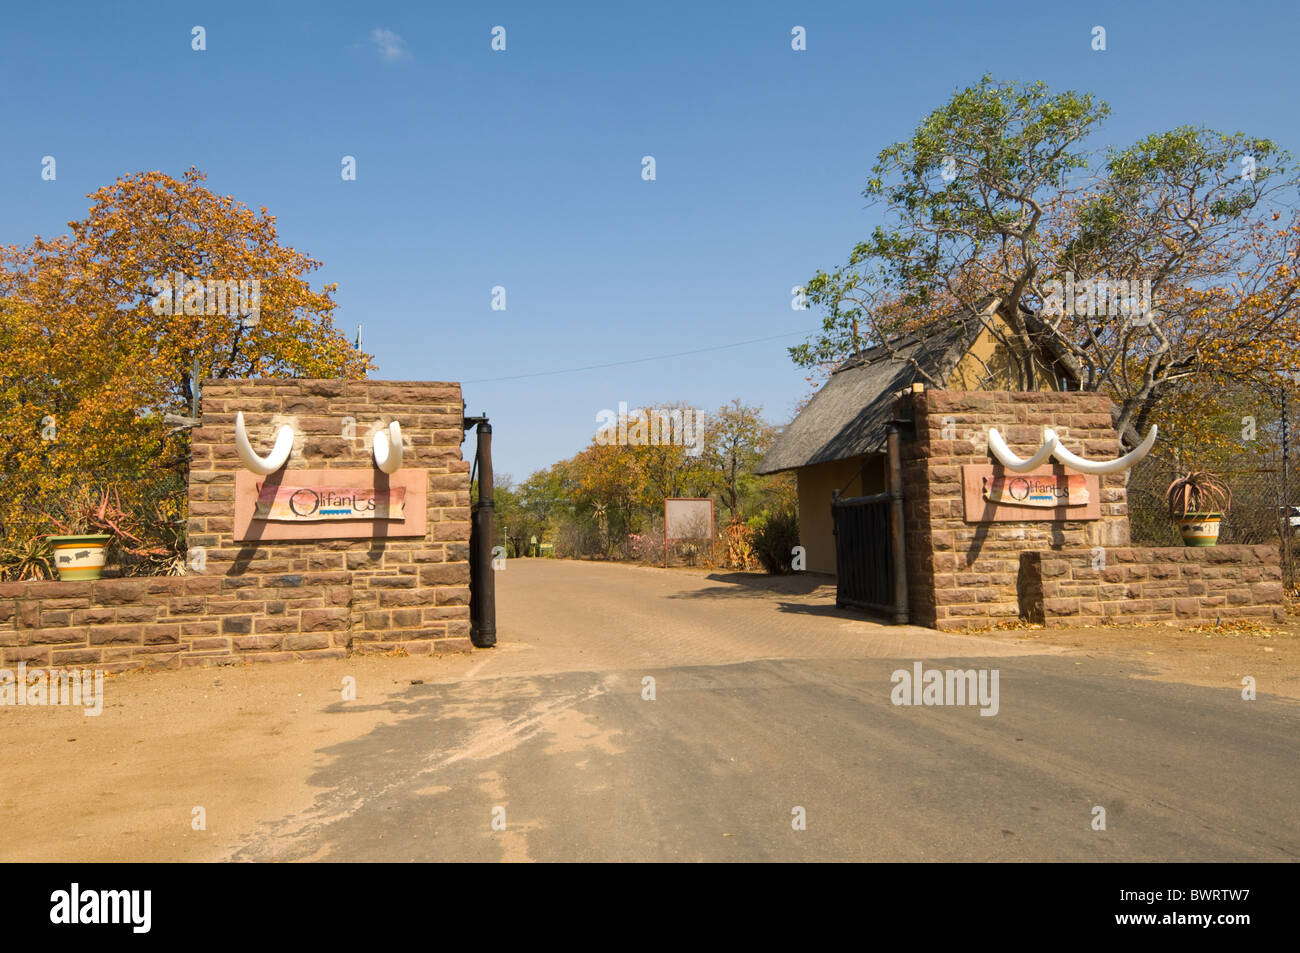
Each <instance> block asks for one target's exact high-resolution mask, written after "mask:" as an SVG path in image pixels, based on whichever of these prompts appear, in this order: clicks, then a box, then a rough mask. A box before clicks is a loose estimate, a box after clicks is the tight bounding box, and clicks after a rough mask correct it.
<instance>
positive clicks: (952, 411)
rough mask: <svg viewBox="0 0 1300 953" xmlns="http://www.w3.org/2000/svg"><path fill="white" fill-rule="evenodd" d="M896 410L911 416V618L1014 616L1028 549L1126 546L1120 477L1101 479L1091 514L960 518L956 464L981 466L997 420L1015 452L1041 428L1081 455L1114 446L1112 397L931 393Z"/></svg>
mask: <svg viewBox="0 0 1300 953" xmlns="http://www.w3.org/2000/svg"><path fill="white" fill-rule="evenodd" d="M898 415H899V416H900V417H902V418H910V419H912V420H913V421H914V423H915V433H914V434H908V433H906V432H905V434H904V439H903V440H902V458H903V459H902V468H903V487H904V490H903V494H904V495H903V507H904V525H905V527H906V547H907V577H908V600H909V604H910V606H909V608H910V614H911V621H912V622H914V623H916V624H918V625H928V626H933V627H934V628H938V629H962V628H968V627H977V628H981V627H986V626H988V625H991V624H995V623H997V622H1002V621H1014V620H1015V619H1017V618H1019V617H1020V603H1019V593H1018V584H1019V577H1020V556H1021V553H1023V552H1025V551H1026V550H1064V549H1073V550H1082V551H1084V552H1085V553H1087V552H1089V551H1091V550H1092V548H1093V547H1096V546H1105V547H1116V546H1127V545H1128V542H1129V533H1128V507H1127V504H1126V494H1125V481H1126V476H1125V474H1122V473H1120V474H1113V475H1108V476H1102V477H1100V478H1099V479H1100V491H1101V508H1100V512H1101V517H1100V518H1099V519H1096V520H1055V521H1028V520H1027V521H1023V522H1019V521H1017V522H1001V523H982V524H980V523H967V522H966V521H965V519H964V506H963V500H962V473H961V468H962V465H963V464H976V463H978V464H987V463H989V462H990V460H991V459H992V458H991V457H990V455H989V452H988V444H987V435H988V430H989V428H990V427H997V428H998V430H999V432H1000V433H1001V434H1002V436H1003V437H1004V438H1005V439H1006V440H1007V441H1008V443H1009V444H1010V445H1011V446H1012V448H1013V449H1015V450H1017V452H1019V454H1020V455H1021V456H1028V455H1029V453H1030V452H1031V451H1032V450H1034V449H1037V447H1038V445H1039V443H1040V441H1041V439H1042V428H1043V426H1049V427H1051V428H1053V429H1054V430H1055V431H1056V432H1057V434H1058V435H1059V436H1060V437H1061V438H1062V441H1063V442H1064V444H1065V445H1066V446H1067V447H1068V448H1069V449H1070V450H1072V451H1074V452H1075V453H1077V454H1080V455H1082V456H1086V457H1099V458H1111V457H1114V456H1116V455H1118V454H1119V453H1120V452H1121V451H1120V447H1119V440H1118V437H1117V436H1116V433H1115V429H1114V427H1113V425H1112V423H1111V417H1110V401H1109V400H1108V399H1107V398H1106V397H1104V396H1101V395H1098V394H1084V393H1078V392H1059V391H1056V392H1053V391H1047V392H1040V393H1021V392H998V391H988V392H984V391H943V390H928V391H924V392H922V393H919V394H907V395H904V396H903V397H902V398H901V399H900V404H899V407H898Z"/></svg>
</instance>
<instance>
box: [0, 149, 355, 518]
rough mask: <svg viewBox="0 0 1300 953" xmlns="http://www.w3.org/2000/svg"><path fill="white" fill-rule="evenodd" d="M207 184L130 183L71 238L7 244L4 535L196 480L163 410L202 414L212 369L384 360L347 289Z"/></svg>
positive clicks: (346, 367) (330, 370)
mask: <svg viewBox="0 0 1300 953" xmlns="http://www.w3.org/2000/svg"><path fill="white" fill-rule="evenodd" d="M204 180H205V176H204V175H203V173H201V172H200V171H198V170H197V169H194V168H191V169H189V170H188V171H187V172H185V174H184V175H183V176H182V177H181V178H180V179H175V178H172V177H170V176H168V175H165V174H163V173H161V172H141V173H136V174H134V175H129V176H124V177H122V178H120V179H118V180H117V181H116V182H114V183H113V184H112V185H109V186H105V187H104V188H101V189H99V190H98V191H96V192H94V193H92V194H91V195H90V196H89V198H90V199H91V206H90V209H89V212H88V213H87V215H86V217H85V218H83V219H81V220H79V221H74V222H70V223H69V228H70V230H71V231H70V234H69V235H65V236H61V237H58V238H53V239H46V238H42V237H40V236H38V237H36V238H35V239H34V240H33V241H32V243H31V244H30V245H28V246H26V247H19V246H16V245H10V246H5V247H2V248H0V463H3V468H2V470H0V472H2V473H3V480H4V483H3V492H2V493H0V507H2V509H0V525H2V529H0V536H3V537H4V539H6V540H12V539H13V538H14V537H15V536H18V535H24V534H30V533H32V532H37V531H41V530H42V529H43V528H45V529H48V527H42V526H41V525H40V523H41V521H40V519H39V514H40V513H42V512H55V511H57V510H58V508H59V506H60V503H61V502H62V501H64V500H66V499H67V498H68V496H69V494H70V493H71V491H72V490H73V488H74V487H76V486H78V485H85V484H94V483H106V482H115V481H121V480H128V481H131V482H132V484H133V485H134V489H135V490H136V495H137V496H138V497H141V498H144V497H147V498H149V499H151V500H152V499H157V498H160V497H163V496H167V495H168V494H170V495H172V496H174V495H175V494H176V493H177V492H178V490H179V489H183V486H184V473H185V470H186V467H187V457H188V436H187V434H186V432H185V431H184V430H183V429H182V430H177V429H176V428H175V427H173V426H170V425H169V424H168V423H167V422H165V421H164V420H163V416H164V414H167V413H175V414H180V415H187V414H189V413H190V412H191V411H192V409H193V407H194V404H195V398H196V395H197V387H198V382H199V381H200V380H202V379H204V378H216V377H243V376H252V377H256V376H272V375H283V376H309V377H335V376H340V377H364V376H365V374H366V373H367V371H368V370H369V369H370V368H371V367H372V364H371V362H370V359H369V357H368V356H367V355H366V354H363V353H362V352H360V351H359V350H357V349H356V348H354V347H353V346H352V345H351V343H350V342H349V341H348V340H347V338H346V337H345V336H344V335H343V334H342V333H341V332H340V331H339V329H338V328H337V327H335V325H334V323H333V321H332V319H331V314H332V312H333V310H334V308H335V307H336V305H335V302H334V300H333V292H334V291H335V290H336V289H335V287H334V286H332V285H326V286H324V287H322V288H320V289H319V290H317V289H314V288H312V287H311V285H310V284H309V282H308V276H309V274H310V272H312V271H313V270H315V269H317V268H319V267H320V264H321V263H320V262H319V261H316V260H314V259H312V258H310V257H309V256H307V255H305V254H303V253H302V252H299V251H297V250H296V249H293V248H286V247H284V246H282V245H281V244H280V243H279V241H278V237H277V232H276V225H275V217H274V216H273V215H271V214H270V213H269V212H268V211H267V209H265V208H262V209H260V211H258V212H255V211H253V210H251V209H249V208H248V207H246V206H245V205H243V204H242V203H240V202H238V201H236V200H235V199H234V198H233V197H232V196H229V195H226V196H221V195H217V194H215V193H213V192H212V191H210V190H209V189H208V188H206V187H205V186H204V184H203V183H204ZM173 284H175V285H177V286H178V287H176V288H173V287H172V285H173ZM227 292H229V293H227Z"/></svg>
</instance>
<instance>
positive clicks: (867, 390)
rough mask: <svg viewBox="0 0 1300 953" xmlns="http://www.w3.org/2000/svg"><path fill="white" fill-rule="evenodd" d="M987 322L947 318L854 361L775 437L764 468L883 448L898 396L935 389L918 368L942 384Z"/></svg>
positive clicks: (770, 470) (775, 469)
mask: <svg viewBox="0 0 1300 953" xmlns="http://www.w3.org/2000/svg"><path fill="white" fill-rule="evenodd" d="M982 327H983V325H982V324H981V322H980V319H979V317H978V316H976V315H968V316H967V317H965V318H964V319H962V318H958V317H953V318H948V319H945V320H943V321H941V322H936V323H935V324H933V325H930V326H929V327H928V328H926V329H924V330H923V331H920V332H917V333H915V334H909V335H906V336H904V337H901V338H898V339H896V340H894V341H891V342H890V345H889V347H888V348H886V347H884V346H883V345H882V346H878V347H874V348H871V349H870V350H867V351H863V352H861V353H859V354H857V355H855V356H853V357H851V358H849V359H848V360H846V361H845V362H844V363H843V364H841V365H840V366H839V367H838V368H836V369H835V372H834V373H833V374H832V375H831V379H830V380H829V381H827V382H826V385H825V386H824V387H823V388H822V389H821V390H819V391H818V392H817V393H816V394H815V395H814V396H813V399H812V400H811V401H809V402H808V405H807V406H806V407H804V409H803V410H802V411H800V413H799V415H798V416H797V417H795V419H794V421H793V422H791V423H790V425H789V426H787V427H786V428H785V429H784V430H783V431H782V432H781V434H780V436H778V437H777V439H776V443H774V444H773V445H772V448H771V449H770V450H768V452H767V453H766V455H764V457H763V459H762V461H760V463H759V465H758V472H759V473H777V472H780V471H781V470H791V469H794V468H795V467H806V466H809V465H811V464H814V463H829V462H830V461H832V460H845V459H848V458H850V457H857V456H862V455H863V454H868V453H876V452H878V451H880V450H881V449H882V448H883V444H884V442H885V439H886V437H887V436H888V434H889V420H890V418H891V417H892V416H893V412H894V399H895V395H896V394H897V393H898V392H899V391H900V390H904V389H906V388H908V387H910V386H911V385H912V384H913V383H914V382H916V381H921V382H923V383H925V384H926V385H927V386H933V385H932V384H931V383H930V382H929V381H927V380H926V378H925V377H924V376H923V375H922V374H921V373H920V372H919V371H918V370H917V367H916V365H920V366H921V367H922V368H924V369H925V371H926V373H928V374H929V375H930V376H931V377H932V378H934V379H935V380H937V381H945V380H947V378H948V375H949V374H951V373H952V372H953V369H954V368H956V366H957V363H958V362H959V361H960V360H961V358H962V356H963V355H964V354H965V353H966V352H967V351H968V350H969V349H970V347H971V345H973V344H974V343H975V339H976V338H977V337H979V333H980V330H981V328H982ZM891 352H892V354H891ZM913 362H915V364H914V363H913Z"/></svg>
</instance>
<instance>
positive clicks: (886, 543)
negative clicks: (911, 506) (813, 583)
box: [831, 493, 896, 614]
mask: <svg viewBox="0 0 1300 953" xmlns="http://www.w3.org/2000/svg"><path fill="white" fill-rule="evenodd" d="M892 503H893V497H892V496H891V495H890V494H888V493H877V494H875V495H874V496H852V497H847V498H844V499H838V498H837V499H835V500H834V501H832V503H831V518H832V520H833V521H834V526H835V571H836V574H837V579H836V584H835V604H836V605H837V606H841V607H842V606H854V607H855V608H859V609H870V610H871V611H873V612H884V613H891V614H892V613H894V612H895V610H896V606H895V605H894V601H895V592H894V561H893V558H892V557H891V551H892V545H893V543H892V537H891V536H890V518H891V514H890V509H891V506H892Z"/></svg>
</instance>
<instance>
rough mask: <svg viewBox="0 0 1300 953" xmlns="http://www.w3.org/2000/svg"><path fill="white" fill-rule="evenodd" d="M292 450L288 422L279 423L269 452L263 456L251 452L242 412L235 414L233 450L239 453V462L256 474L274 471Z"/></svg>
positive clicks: (251, 448)
mask: <svg viewBox="0 0 1300 953" xmlns="http://www.w3.org/2000/svg"><path fill="white" fill-rule="evenodd" d="M292 450H293V428H292V427H290V426H289V425H288V424H281V426H280V432H279V433H278V434H276V436H275V446H274V447H272V448H271V452H270V454H269V455H267V456H266V457H265V458H263V457H259V456H258V455H257V454H255V453H254V452H253V445H252V444H250V443H249V442H248V431H247V430H246V429H244V412H243V411H242V410H241V411H240V412H239V413H238V414H236V415H235V452H236V453H238V454H239V460H240V462H241V463H243V464H244V466H245V467H247V468H248V469H249V470H252V471H253V472H254V473H256V474H257V475H258V476H266V475H267V474H270V473H274V472H275V471H276V470H278V469H280V467H282V466H284V464H285V462H286V461H287V460H288V459H289V453H290V451H292Z"/></svg>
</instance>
